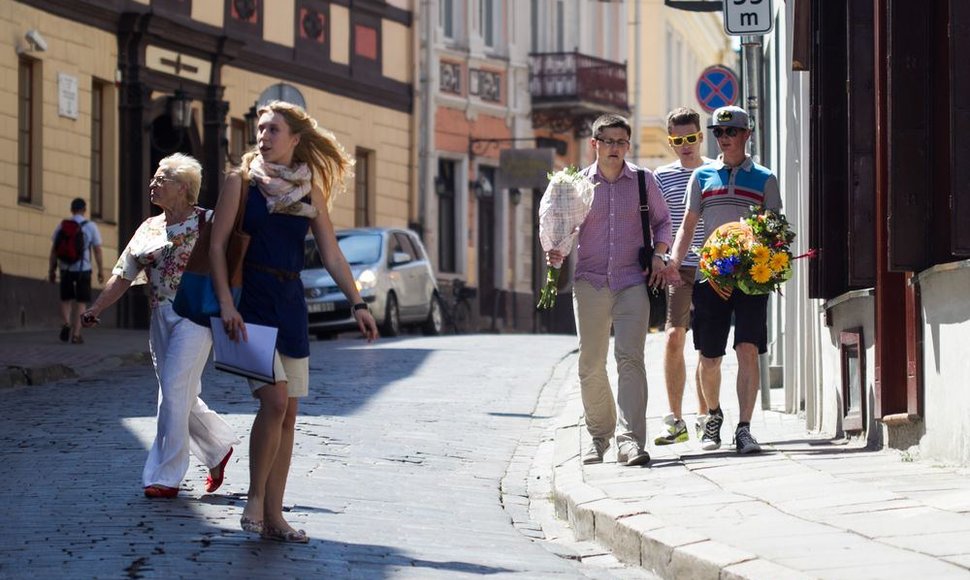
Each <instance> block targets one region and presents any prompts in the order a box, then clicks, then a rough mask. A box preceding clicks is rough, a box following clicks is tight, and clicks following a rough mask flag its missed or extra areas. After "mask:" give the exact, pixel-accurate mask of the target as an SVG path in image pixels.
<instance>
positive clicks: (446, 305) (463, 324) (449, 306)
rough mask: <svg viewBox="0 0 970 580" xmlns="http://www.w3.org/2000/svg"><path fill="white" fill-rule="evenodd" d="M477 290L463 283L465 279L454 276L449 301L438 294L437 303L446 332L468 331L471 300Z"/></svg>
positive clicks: (470, 316)
mask: <svg viewBox="0 0 970 580" xmlns="http://www.w3.org/2000/svg"><path fill="white" fill-rule="evenodd" d="M477 294H478V292H477V291H476V290H475V289H474V288H469V287H468V286H466V285H465V281H464V280H461V279H459V278H455V279H454V280H453V281H452V283H451V297H452V299H451V301H450V302H446V301H445V300H443V299H442V298H441V296H440V295H439V297H438V303H439V304H440V305H441V313H442V314H443V315H444V319H445V328H446V329H447V330H446V332H449V333H451V334H465V333H467V332H468V331H469V329H470V326H471V319H472V303H471V300H472V298H474V297H475V296H476V295H477Z"/></svg>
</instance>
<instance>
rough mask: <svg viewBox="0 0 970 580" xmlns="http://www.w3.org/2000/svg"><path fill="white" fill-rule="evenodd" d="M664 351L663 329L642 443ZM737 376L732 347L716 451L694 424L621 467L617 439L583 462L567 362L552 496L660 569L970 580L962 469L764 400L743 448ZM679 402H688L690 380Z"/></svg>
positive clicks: (579, 526)
mask: <svg viewBox="0 0 970 580" xmlns="http://www.w3.org/2000/svg"><path fill="white" fill-rule="evenodd" d="M688 340H689V338H688ZM662 351H663V337H662V335H660V334H652V335H650V337H649V338H648V344H647V360H648V361H654V364H650V365H648V380H649V384H650V399H649V403H648V412H647V415H648V422H649V426H648V431H649V435H650V437H649V439H650V440H651V442H652V439H653V436H654V435H655V434H656V433H657V432H659V430H660V428H661V421H662V418H663V416H664V415H665V414H666V413H667V400H666V392H665V389H664V387H663V371H662V368H661V366H660V364H658V362H657V361H661V360H662V358H661V357H662ZM694 361H695V359H694V356H693V355H691V356H689V362H688V368H693V365H694ZM736 373H737V368H736V366H735V363H734V357H733V354H729V355H728V356H727V357H725V359H724V367H723V382H722V388H721V393H722V399H721V404H722V408H724V409H725V417H726V419H725V424H724V426H723V428H722V432H721V437H722V439H723V440H724V445H723V446H722V447H721V449H720V450H718V451H702V450H701V449H700V446H699V443H698V441H696V440H695V439H694V434H693V433H691V440H690V441H689V442H685V443H680V444H677V445H672V446H664V447H657V446H652V445H651V447H650V449H649V452H650V454H651V456H652V457H653V461H652V463H651V464H650V466H649V467H647V468H631V467H626V466H619V465H617V464H616V456H615V447H613V448H612V449H611V450H610V451H609V452H608V453H607V457H606V461H605V462H604V463H603V464H600V465H587V466H583V465H582V464H581V462H580V461H579V453H580V449H581V447H582V446H583V445H585V444H588V434H587V433H586V430H585V426H584V425H583V423H582V403H581V401H580V400H579V390H578V384H576V383H577V379H576V378H575V368H573V372H572V373H571V375H570V377H567V378H566V379H565V380H567V381H572V382H573V386H572V388H566V389H564V392H565V393H569V394H568V395H567V397H568V400H567V401H566V406H565V410H564V412H563V413H562V415H561V416H560V418H559V424H558V428H557V430H556V435H555V437H556V439H555V440H556V449H555V453H556V458H557V461H556V467H555V476H554V495H555V499H556V506H557V511H558V513H559V514H560V516H561V517H564V518H567V519H568V520H569V522H570V523H571V524H572V525H573V527H574V530H575V531H576V533H577V536H578V537H580V538H595V539H596V540H598V541H600V542H602V543H604V544H605V545H608V546H610V547H611V548H612V549H613V551H614V553H615V555H616V556H617V557H618V558H620V559H621V560H622V561H625V562H630V563H635V564H640V565H642V566H643V567H645V568H647V569H649V570H652V571H654V572H656V573H657V574H659V575H660V576H662V577H664V578H692V579H695V578H696V579H704V578H711V579H716V578H765V579H777V578H832V579H836V578H847V579H848V578H852V579H860V578H873V579H887V578H900V579H903V578H905V579H911V578H934V579H937V578H964V579H965V578H970V469H967V468H957V467H946V466H940V465H933V464H930V463H928V462H919V461H911V460H909V458H908V456H906V455H905V454H901V453H899V452H897V451H894V450H882V451H872V450H868V449H866V448H865V447H864V442H857V441H841V440H832V439H830V438H828V437H826V436H824V435H820V434H814V433H808V432H806V430H805V427H804V422H803V420H802V419H800V418H799V417H797V416H793V415H788V414H785V413H780V412H777V411H762V410H760V403H759V404H758V405H757V406H756V412H755V416H754V419H753V421H752V433H753V434H754V435H755V436H756V437H757V438H758V440H759V441H760V442H761V444H762V446H763V447H764V452H763V453H761V454H759V455H747V456H739V455H737V454H736V452H735V450H734V448H733V446H732V445H731V436H732V434H733V433H734V427H735V424H736V421H737V408H738V405H737V396H736V394H735V389H734V383H735V377H736ZM611 377H612V378H614V379H615V369H611ZM614 384H615V383H614ZM772 393H773V395H774V396H775V397H776V398H777V399H779V400H780V399H782V391H781V390H774V391H773V392H772ZM684 409H685V412H687V411H690V410H696V396H694V395H693V389H692V388H691V389H688V391H687V393H686V396H685V402H684ZM688 424H689V425H693V415H690V416H689V417H688ZM691 431H693V429H691Z"/></svg>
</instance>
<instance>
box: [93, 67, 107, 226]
mask: <svg viewBox="0 0 970 580" xmlns="http://www.w3.org/2000/svg"><path fill="white" fill-rule="evenodd" d="M104 189H105V188H104V83H102V82H100V81H97V80H96V81H94V83H92V85H91V217H92V218H98V219H100V218H102V217H104V205H105V204H104V197H105V195H104V194H105V191H104Z"/></svg>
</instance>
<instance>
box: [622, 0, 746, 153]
mask: <svg viewBox="0 0 970 580" xmlns="http://www.w3.org/2000/svg"><path fill="white" fill-rule="evenodd" d="M638 4H639V6H638ZM627 10H628V14H629V21H630V41H629V43H628V45H627V46H628V49H629V58H628V60H627V68H628V74H629V79H630V84H629V86H630V103H631V105H632V107H633V109H634V115H635V116H636V119H631V121H634V124H635V126H638V127H639V148H638V150H637V151H636V159H633V161H634V162H637V163H639V164H642V165H644V166H646V167H647V168H649V169H654V168H656V167H657V166H659V165H663V164H664V163H668V162H670V161H673V160H674V159H676V156H675V155H674V154H673V151H671V150H670V148H669V147H668V146H667V127H666V122H665V120H666V117H667V113H668V112H669V111H671V110H672V109H674V108H677V107H680V106H686V107H690V108H692V109H694V110H695V111H698V112H699V113H701V119H702V123H704V122H706V119H707V118H708V117H710V115H709V114H706V113H705V112H704V111H703V110H702V109H701V106H700V104H699V103H698V102H697V97H696V85H697V80H698V78H699V77H700V75H701V73H702V72H703V71H704V69H706V68H707V67H709V66H713V65H723V66H726V67H728V68H731V69H733V70H734V71H735V72H737V68H736V66H737V56H736V53H735V50H734V48H733V47H732V44H731V39H730V37H728V36H727V35H726V34H725V33H724V28H723V22H722V17H721V13H720V12H691V11H687V10H677V9H674V8H670V7H668V6H666V5H665V3H664V0H628V2H627ZM637 37H639V43H637V42H636V38H637ZM638 47H639V52H637V50H638ZM708 141H709V143H708V144H709V145H713V142H711V140H710V139H708ZM709 153H710V152H707V154H709ZM633 156H634V155H633V154H632V153H631V157H633Z"/></svg>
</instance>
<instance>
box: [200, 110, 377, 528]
mask: <svg viewBox="0 0 970 580" xmlns="http://www.w3.org/2000/svg"><path fill="white" fill-rule="evenodd" d="M258 113H259V121H258V126H257V131H258V135H257V145H258V148H257V149H256V150H254V151H251V152H249V153H247V154H246V155H244V156H243V159H242V164H241V167H240V168H239V170H238V171H234V172H231V173H230V174H229V175H228V176H227V177H226V182H225V187H224V189H223V192H222V195H220V197H219V203H218V205H217V206H216V218H215V222H214V223H213V228H212V241H211V247H210V255H209V257H210V260H211V262H212V277H213V282H214V285H215V290H216V294H217V295H218V297H219V303H220V306H221V310H222V321H223V325H224V326H225V329H226V332H227V333H228V334H229V336H230V337H231V338H234V339H236V340H246V328H245V325H244V323H243V321H245V322H248V323H255V324H262V325H266V326H273V327H276V328H277V329H278V335H277V342H276V353H275V364H274V374H275V379H276V382H275V383H273V384H265V383H262V382H259V381H250V388H251V389H252V392H253V396H254V397H256V398H257V399H258V400H259V411H258V412H257V414H256V418H255V420H254V421H253V427H252V431H251V433H250V439H249V454H250V456H249V478H250V480H249V496H248V499H247V503H246V507H245V508H244V509H243V514H242V518H241V520H240V525H241V527H242V528H243V529H244V530H246V531H248V532H253V533H258V534H261V535H262V536H263V537H264V538H268V539H274V540H279V541H285V542H298V543H306V542H308V541H309V539H308V537H307V535H306V532H304V531H303V530H296V529H294V528H293V527H292V526H290V524H288V523H287V522H286V520H285V519H283V494H284V492H285V490H286V480H287V476H288V474H289V470H290V458H291V457H292V454H293V438H294V432H295V426H296V414H297V408H298V406H299V398H300V397H305V396H306V395H307V394H308V392H309V355H310V351H309V348H310V347H309V332H308V324H307V308H306V300H305V298H304V294H303V284H302V283H301V282H300V270H302V269H303V259H304V258H303V252H304V247H305V245H304V244H305V242H304V239H305V238H306V234H307V232H308V230H309V231H312V232H313V236H314V238H316V243H317V246H318V247H319V249H320V256H321V257H322V258H323V265H324V266H325V267H326V268H327V271H329V272H330V274H331V275H332V276H333V279H334V281H336V283H337V286H339V288H340V290H341V291H343V293H344V295H345V296H346V297H347V299H348V301H349V303H350V305H351V309H352V310H351V311H352V312H353V315H354V318H355V319H356V320H357V324H358V326H359V327H360V331H361V332H362V333H363V334H364V336H365V337H366V338H367V340H368V341H371V340H374V339H375V338H377V326H376V324H375V322H374V318H373V316H371V314H370V312H369V311H368V309H367V304H366V303H365V302H364V301H363V300H362V299H361V297H360V293H359V292H358V290H357V287H356V285H355V281H354V277H353V275H352V274H351V271H350V266H349V265H348V264H347V260H346V258H345V257H344V255H343V253H342V252H341V251H340V247H339V246H338V245H337V238H336V235H335V234H334V228H333V223H332V222H331V221H330V213H329V207H330V203H331V200H332V196H333V194H335V193H337V192H338V191H340V190H341V189H343V183H344V180H345V179H346V178H348V177H349V175H350V173H351V169H352V166H353V161H352V160H351V159H350V158H349V157H348V156H347V153H346V152H345V151H344V149H343V147H342V146H341V145H340V144H339V143H338V142H337V140H336V138H335V137H334V135H333V133H331V132H329V131H326V130H324V129H322V128H319V127H317V123H316V121H315V120H314V119H313V118H311V117H310V116H309V115H308V114H307V113H306V111H304V110H303V109H302V108H300V107H298V106H296V105H292V104H290V103H284V102H279V101H275V102H272V103H269V104H267V105H266V106H264V107H262V108H261V109H259V111H258ZM244 177H245V178H247V179H246V180H245V181H244V179H243V178H244ZM244 182H248V183H249V186H248V187H246V189H245V190H243V183H244ZM240 203H242V204H245V206H244V207H245V214H244V218H243V224H242V227H243V229H244V230H245V231H246V232H247V233H248V234H249V235H250V243H249V248H248V250H247V252H246V257H245V265H244V268H243V288H242V297H241V299H240V302H239V306H238V308H237V307H236V306H235V305H234V304H233V300H232V296H231V294H230V290H229V281H228V278H227V268H226V243H227V240H228V238H229V233H230V231H231V230H232V227H233V216H235V215H236V211H237V209H238V208H239V204H240Z"/></svg>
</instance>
